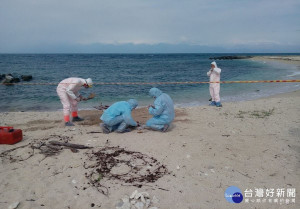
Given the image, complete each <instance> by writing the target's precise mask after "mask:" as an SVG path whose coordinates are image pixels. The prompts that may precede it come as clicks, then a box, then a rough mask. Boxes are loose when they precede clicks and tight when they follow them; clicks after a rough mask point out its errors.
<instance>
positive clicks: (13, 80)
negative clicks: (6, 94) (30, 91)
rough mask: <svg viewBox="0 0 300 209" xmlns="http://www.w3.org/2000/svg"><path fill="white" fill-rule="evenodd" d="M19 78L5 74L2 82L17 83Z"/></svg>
mask: <svg viewBox="0 0 300 209" xmlns="http://www.w3.org/2000/svg"><path fill="white" fill-rule="evenodd" d="M20 81H21V80H20V78H17V77H13V76H12V74H7V75H5V77H4V80H3V81H2V83H3V84H11V83H18V82H20Z"/></svg>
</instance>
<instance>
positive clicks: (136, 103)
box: [127, 99, 138, 110]
mask: <svg viewBox="0 0 300 209" xmlns="http://www.w3.org/2000/svg"><path fill="white" fill-rule="evenodd" d="M127 102H128V103H129V105H130V107H131V109H132V110H133V109H134V108H136V107H137V106H138V102H137V101H136V100H135V99H129V100H128V101H127Z"/></svg>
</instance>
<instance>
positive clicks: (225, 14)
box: [0, 0, 300, 53]
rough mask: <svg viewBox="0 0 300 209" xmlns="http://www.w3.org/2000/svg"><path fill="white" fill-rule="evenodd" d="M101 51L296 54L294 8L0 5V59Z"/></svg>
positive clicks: (95, 0)
mask: <svg viewBox="0 0 300 209" xmlns="http://www.w3.org/2000/svg"><path fill="white" fill-rule="evenodd" d="M97 44H98V45H97ZM103 44H109V45H110V44H112V45H114V47H116V46H120V45H123V44H144V45H151V46H153V45H157V44H170V45H175V46H176V45H178V44H180V45H181V46H183V45H187V46H193V47H199V49H200V48H201V46H206V47H214V49H218V48H220V49H221V48H222V49H232V48H235V49H239V48H240V49H247V48H248V49H251V48H255V49H258V50H259V49H261V51H262V52H264V51H265V49H266V48H267V49H269V50H271V51H272V50H273V49H276V48H277V49H281V48H282V49H284V50H285V51H284V50H283V51H284V52H287V51H289V50H290V51H291V52H300V0H0V53H5V52H35V51H36V52H40V51H42V52H47V50H48V51H49V52H53V50H54V51H55V50H57V51H58V52H59V51H64V49H65V48H66V47H69V50H71V51H72V47H76V46H81V48H82V49H83V51H84V50H85V49H86V50H87V51H89V50H88V48H89V47H91V46H95V45H96V46H101V45H103ZM123 49H124V50H125V51H126V47H123ZM51 50H52V51H51ZM157 50H158V52H159V50H161V48H157ZM162 51H163V50H162ZM241 52H243V51H241Z"/></svg>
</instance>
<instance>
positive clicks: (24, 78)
mask: <svg viewBox="0 0 300 209" xmlns="http://www.w3.org/2000/svg"><path fill="white" fill-rule="evenodd" d="M21 78H22V80H23V81H30V80H32V75H21Z"/></svg>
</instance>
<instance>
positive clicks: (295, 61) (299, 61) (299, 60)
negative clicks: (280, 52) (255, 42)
mask: <svg viewBox="0 0 300 209" xmlns="http://www.w3.org/2000/svg"><path fill="white" fill-rule="evenodd" d="M251 59H252V60H260V61H277V62H283V63H286V64H292V65H297V66H300V56H296V55H290V56H276V55H274V56H255V57H253V58H251Z"/></svg>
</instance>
